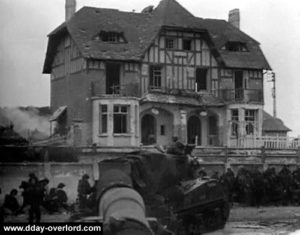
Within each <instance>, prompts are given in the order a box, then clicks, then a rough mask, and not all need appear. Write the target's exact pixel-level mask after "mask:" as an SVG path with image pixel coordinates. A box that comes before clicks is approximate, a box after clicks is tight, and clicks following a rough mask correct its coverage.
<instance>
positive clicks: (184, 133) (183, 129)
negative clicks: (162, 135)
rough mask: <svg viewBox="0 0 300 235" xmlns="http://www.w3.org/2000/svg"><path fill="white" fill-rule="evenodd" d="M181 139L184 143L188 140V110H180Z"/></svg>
mask: <svg viewBox="0 0 300 235" xmlns="http://www.w3.org/2000/svg"><path fill="white" fill-rule="evenodd" d="M180 139H181V141H182V142H183V143H186V142H187V112H186V111H185V110H180Z"/></svg>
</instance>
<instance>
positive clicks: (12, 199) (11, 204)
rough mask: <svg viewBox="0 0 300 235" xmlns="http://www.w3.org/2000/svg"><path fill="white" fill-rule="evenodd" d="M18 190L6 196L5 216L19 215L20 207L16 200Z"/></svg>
mask: <svg viewBox="0 0 300 235" xmlns="http://www.w3.org/2000/svg"><path fill="white" fill-rule="evenodd" d="M17 194H18V190H16V189H13V190H11V191H10V194H9V195H6V196H5V199H4V204H3V209H4V213H5V214H11V215H17V213H18V211H19V209H20V205H19V202H18V200H17V198H16V196H17Z"/></svg>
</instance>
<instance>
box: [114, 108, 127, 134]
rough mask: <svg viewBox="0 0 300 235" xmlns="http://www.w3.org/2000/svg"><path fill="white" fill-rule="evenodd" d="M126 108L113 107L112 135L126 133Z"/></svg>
mask: <svg viewBox="0 0 300 235" xmlns="http://www.w3.org/2000/svg"><path fill="white" fill-rule="evenodd" d="M128 109H129V108H128V106H126V105H114V133H116V134H122V133H128V121H129V120H128Z"/></svg>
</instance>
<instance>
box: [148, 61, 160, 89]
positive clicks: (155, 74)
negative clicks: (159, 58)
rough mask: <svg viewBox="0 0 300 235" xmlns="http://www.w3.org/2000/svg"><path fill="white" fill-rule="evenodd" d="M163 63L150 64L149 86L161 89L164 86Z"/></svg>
mask: <svg viewBox="0 0 300 235" xmlns="http://www.w3.org/2000/svg"><path fill="white" fill-rule="evenodd" d="M162 69H163V67H162V65H154V64H153V65H150V66H149V88H150V89H161V88H162V86H161V85H162V76H163V71H162Z"/></svg>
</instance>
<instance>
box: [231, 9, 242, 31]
mask: <svg viewBox="0 0 300 235" xmlns="http://www.w3.org/2000/svg"><path fill="white" fill-rule="evenodd" d="M228 22H229V23H230V24H231V25H233V26H234V27H236V28H238V29H240V10H239V9H237V8H236V9H233V10H230V11H229V14H228Z"/></svg>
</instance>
